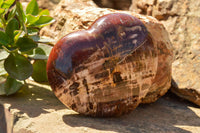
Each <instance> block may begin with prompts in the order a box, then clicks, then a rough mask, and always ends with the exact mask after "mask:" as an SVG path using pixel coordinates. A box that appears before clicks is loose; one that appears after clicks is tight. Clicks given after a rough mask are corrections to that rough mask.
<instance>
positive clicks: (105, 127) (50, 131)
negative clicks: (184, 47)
mask: <svg viewBox="0 0 200 133" xmlns="http://www.w3.org/2000/svg"><path fill="white" fill-rule="evenodd" d="M28 84H29V88H23V89H22V90H23V91H20V92H18V93H16V94H15V95H12V96H10V97H2V96H0V104H3V105H4V106H5V107H6V108H7V109H10V112H11V113H12V115H13V118H14V121H13V132H14V133H133V132H134V133H141V132H142V133H155V132H159V133H166V132H170V133H177V132H178V133H190V132H192V133H199V132H200V108H199V107H197V106H196V105H194V104H192V103H190V102H187V101H185V100H182V99H180V98H178V97H177V96H175V95H174V94H172V93H169V92H168V93H167V95H165V96H163V97H161V98H159V99H158V100H157V101H156V102H154V103H151V104H145V105H140V106H139V107H137V108H136V109H135V110H134V111H133V112H131V113H130V114H128V115H124V116H121V117H117V118H91V117H85V116H81V115H79V114H77V113H76V112H74V111H72V110H70V109H67V108H66V107H65V106H64V105H63V104H62V103H61V102H60V101H59V100H58V99H57V98H56V97H55V96H54V94H53V92H52V91H51V88H50V87H49V86H48V85H41V84H37V83H35V82H32V81H28Z"/></svg>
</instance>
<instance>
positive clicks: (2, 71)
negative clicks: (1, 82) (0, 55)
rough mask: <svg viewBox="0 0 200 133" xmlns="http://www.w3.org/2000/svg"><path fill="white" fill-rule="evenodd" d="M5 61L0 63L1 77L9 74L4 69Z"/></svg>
mask: <svg viewBox="0 0 200 133" xmlns="http://www.w3.org/2000/svg"><path fill="white" fill-rule="evenodd" d="M3 64H4V61H0V76H2V75H5V74H6V73H7V72H6V70H5V69H4V65H3Z"/></svg>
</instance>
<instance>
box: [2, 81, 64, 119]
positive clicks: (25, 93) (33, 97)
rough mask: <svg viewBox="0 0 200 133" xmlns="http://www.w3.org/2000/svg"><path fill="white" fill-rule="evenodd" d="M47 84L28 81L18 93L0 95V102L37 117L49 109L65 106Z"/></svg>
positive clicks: (58, 108)
mask: <svg viewBox="0 0 200 133" xmlns="http://www.w3.org/2000/svg"><path fill="white" fill-rule="evenodd" d="M47 88H48V87H47V85H40V84H36V83H29V85H28V86H24V87H23V88H22V89H21V90H20V91H19V92H18V93H16V94H14V95H11V96H0V103H2V104H10V105H11V106H10V109H18V110H19V111H20V113H18V114H23V113H26V114H27V115H28V116H29V117H37V116H39V115H40V114H42V113H48V112H49V111H48V110H49V109H54V110H60V109H64V108H66V107H65V106H64V105H63V104H62V103H61V102H60V101H59V100H58V99H57V98H56V96H55V95H54V94H53V92H52V91H51V90H50V89H47Z"/></svg>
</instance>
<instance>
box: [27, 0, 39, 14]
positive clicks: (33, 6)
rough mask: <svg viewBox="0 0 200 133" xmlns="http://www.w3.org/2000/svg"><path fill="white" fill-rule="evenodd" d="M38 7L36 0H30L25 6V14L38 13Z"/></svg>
mask: <svg viewBox="0 0 200 133" xmlns="http://www.w3.org/2000/svg"><path fill="white" fill-rule="evenodd" d="M38 13H39V7H38V4H37V1H36V0H31V1H30V2H29V4H28V6H27V7H26V14H32V15H38Z"/></svg>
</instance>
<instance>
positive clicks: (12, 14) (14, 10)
mask: <svg viewBox="0 0 200 133" xmlns="http://www.w3.org/2000/svg"><path fill="white" fill-rule="evenodd" d="M15 15H16V7H14V8H13V9H12V10H11V11H10V12H9V13H8V18H7V21H10V20H11V19H12V18H13V17H14V16H15Z"/></svg>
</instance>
